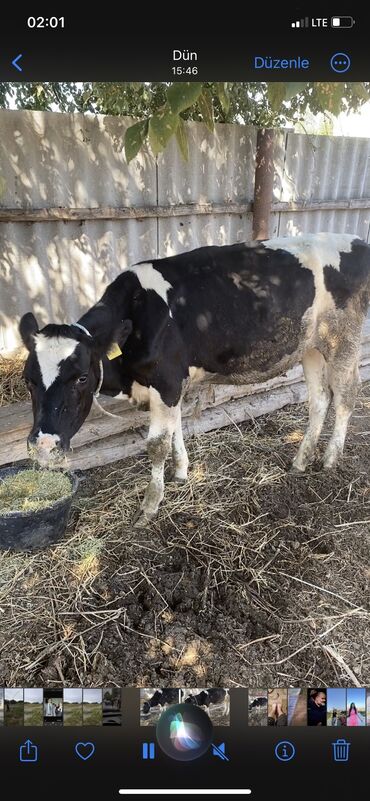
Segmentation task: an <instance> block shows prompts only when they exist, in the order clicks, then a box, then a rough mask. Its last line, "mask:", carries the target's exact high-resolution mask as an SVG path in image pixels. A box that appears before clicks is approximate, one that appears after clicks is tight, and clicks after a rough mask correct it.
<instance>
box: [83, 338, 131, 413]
mask: <svg viewBox="0 0 370 801" xmlns="http://www.w3.org/2000/svg"><path fill="white" fill-rule="evenodd" d="M73 325H74V326H76V327H77V328H80V329H81V331H83V332H84V334H86V335H87V336H88V337H90V339H92V338H93V337H92V335H91V334H90V331H88V330H87V328H85V326H84V325H81V323H73ZM99 370H100V376H99V381H98V386H97V388H96V390H95V392H94V393H93V403H94V404H95V406H97V408H98V409H100V411H101V412H103V414H106V415H107V417H115V418H116V419H117V420H122V417H121V415H119V414H113V412H108V411H107V410H106V409H104V408H103V406H101V404H100V403H99V401H98V397H99V395H100V390H101V388H102V386H103V381H104V367H103V360H102V359H100V360H99Z"/></svg>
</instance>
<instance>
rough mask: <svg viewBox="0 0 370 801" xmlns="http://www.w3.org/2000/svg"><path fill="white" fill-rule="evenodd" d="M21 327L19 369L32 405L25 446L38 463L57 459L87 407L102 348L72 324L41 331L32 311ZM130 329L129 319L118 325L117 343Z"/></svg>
mask: <svg viewBox="0 0 370 801" xmlns="http://www.w3.org/2000/svg"><path fill="white" fill-rule="evenodd" d="M19 330H20V334H21V337H22V340H23V342H24V344H25V346H26V348H27V349H28V351H29V355H28V358H27V361H26V364H25V367H24V372H23V375H24V378H25V381H26V384H27V387H28V389H29V391H30V393H31V398H32V409H33V426H32V429H31V431H30V434H29V436H28V441H27V442H28V447H29V450H32V455H33V456H35V458H36V459H37V461H38V462H40V464H50V463H51V462H54V463H57V462H58V461H60V459H61V458H62V457H63V454H64V453H65V452H66V451H68V450H69V447H70V441H71V439H72V437H73V436H74V434H75V433H76V432H77V431H78V430H79V428H80V427H81V425H82V423H83V422H84V420H85V419H86V417H87V415H88V413H89V411H90V408H91V404H92V401H93V396H94V392H95V391H96V389H97V386H98V384H99V380H100V360H101V358H102V356H103V352H104V351H103V350H102V349H103V347H104V349H105V346H103V345H102V341H101V340H98V339H96V338H95V337H94V336H89V335H88V334H87V333H85V332H84V331H82V330H81V329H80V328H78V327H76V326H75V325H47V326H45V328H42V329H41V331H40V330H39V327H38V325H37V321H36V319H35V317H34V315H33V314H31V313H28V314H25V315H24V316H23V317H22V319H21V321H20V326H19ZM131 330H132V324H131V322H130V320H125V321H124V322H123V323H122V324H121V325H120V327H119V334H118V333H117V339H119V342H120V345H122V344H123V343H124V341H125V340H126V339H127V337H128V336H129V334H130V333H131Z"/></svg>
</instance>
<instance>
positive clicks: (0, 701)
mask: <svg viewBox="0 0 370 801" xmlns="http://www.w3.org/2000/svg"><path fill="white" fill-rule="evenodd" d="M3 725H4V690H3V689H1V688H0V726H3Z"/></svg>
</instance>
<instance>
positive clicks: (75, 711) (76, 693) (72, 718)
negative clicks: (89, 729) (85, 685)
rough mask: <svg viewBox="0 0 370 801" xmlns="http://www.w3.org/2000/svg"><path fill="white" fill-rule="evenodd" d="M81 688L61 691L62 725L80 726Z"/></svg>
mask: <svg viewBox="0 0 370 801" xmlns="http://www.w3.org/2000/svg"><path fill="white" fill-rule="evenodd" d="M82 722H83V721H82V687H76V688H71V689H65V690H63V725H64V726H82Z"/></svg>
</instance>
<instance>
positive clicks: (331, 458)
mask: <svg viewBox="0 0 370 801" xmlns="http://www.w3.org/2000/svg"><path fill="white" fill-rule="evenodd" d="M351 362H352V363H351V364H350V365H348V364H347V366H346V365H345V364H343V362H342V361H341V360H340V359H336V360H335V362H334V363H333V364H332V365H330V366H329V383H330V386H331V389H332V391H333V398H334V408H335V423H334V429H333V433H332V435H331V437H330V440H329V443H328V446H327V448H326V450H325V453H324V468H325V469H329V468H331V467H334V465H335V464H336V463H337V461H338V459H339V458H340V457H341V456H342V455H343V448H344V442H345V439H346V434H347V427H348V421H349V418H350V416H351V414H352V412H353V408H354V405H355V400H356V395H357V390H358V386H359V383H360V375H359V371H358V354H357V353H356V355H355V356H354V357H353V358H352V359H351Z"/></svg>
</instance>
